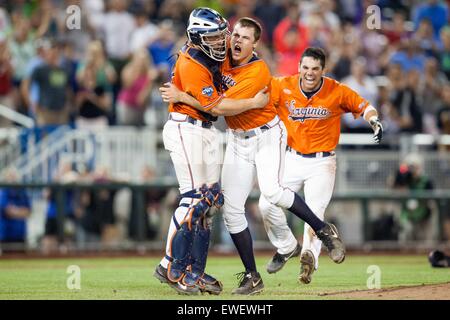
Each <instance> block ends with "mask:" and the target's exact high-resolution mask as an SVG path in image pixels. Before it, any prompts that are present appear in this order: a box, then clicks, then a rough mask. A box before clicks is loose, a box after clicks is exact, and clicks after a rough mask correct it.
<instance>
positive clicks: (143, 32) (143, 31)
mask: <svg viewBox="0 0 450 320" xmlns="http://www.w3.org/2000/svg"><path fill="white" fill-rule="evenodd" d="M134 20H135V24H136V29H135V30H134V31H133V33H132V34H131V39H130V49H131V52H132V53H134V52H136V51H137V50H139V49H141V48H147V47H149V46H150V44H151V43H152V42H153V41H154V40H155V39H156V38H157V36H158V33H159V30H158V27H157V26H156V25H155V24H153V23H151V22H150V21H149V19H148V15H147V12H145V11H144V10H143V8H135V11H134Z"/></svg>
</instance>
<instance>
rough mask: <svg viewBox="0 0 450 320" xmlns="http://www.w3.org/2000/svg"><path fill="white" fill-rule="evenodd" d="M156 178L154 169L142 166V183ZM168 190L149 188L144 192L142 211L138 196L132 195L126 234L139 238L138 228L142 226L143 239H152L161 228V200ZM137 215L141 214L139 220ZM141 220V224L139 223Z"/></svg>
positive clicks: (150, 181) (135, 238) (134, 238)
mask: <svg viewBox="0 0 450 320" xmlns="http://www.w3.org/2000/svg"><path fill="white" fill-rule="evenodd" d="M155 178H156V172H155V170H154V169H153V168H152V167H150V166H144V167H143V168H142V173H141V182H142V183H152V182H154V180H155ZM167 193H168V190H165V189H155V188H152V189H149V190H147V191H145V192H144V199H143V201H144V203H142V205H143V206H144V207H143V208H142V209H144V212H139V211H138V208H139V207H138V205H139V204H138V202H137V201H138V200H139V199H138V197H137V195H136V194H133V195H132V200H131V210H130V217H129V220H128V235H129V237H130V238H131V239H133V240H138V239H139V228H140V227H142V228H143V231H144V233H143V236H144V239H143V240H154V239H155V238H156V237H157V235H158V234H159V230H160V229H161V220H162V219H161V212H162V206H163V202H164V201H163V200H164V198H165V197H166V195H167ZM139 215H142V216H141V217H142V220H140V217H139ZM140 221H142V224H141V223H140Z"/></svg>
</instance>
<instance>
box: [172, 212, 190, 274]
mask: <svg viewBox="0 0 450 320" xmlns="http://www.w3.org/2000/svg"><path fill="white" fill-rule="evenodd" d="M193 240H194V230H190V229H189V225H188V223H187V221H184V222H182V225H181V226H180V227H179V228H177V230H176V231H175V234H174V235H173V237H172V240H171V243H170V248H171V250H170V255H171V256H170V257H166V258H167V259H168V260H169V265H168V267H167V277H168V278H169V280H170V281H172V282H178V281H180V280H181V279H182V278H183V276H184V273H185V271H186V267H187V266H188V263H189V259H190V255H191V250H192V242H193Z"/></svg>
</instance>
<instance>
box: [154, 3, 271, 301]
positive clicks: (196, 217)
mask: <svg viewBox="0 0 450 320" xmlns="http://www.w3.org/2000/svg"><path fill="white" fill-rule="evenodd" d="M187 35H188V39H189V41H188V43H187V45H186V46H184V47H183V48H182V49H181V51H180V53H179V56H178V60H177V62H176V65H175V69H174V73H173V78H172V81H173V83H174V84H175V85H176V86H178V87H179V88H181V89H182V90H184V91H186V92H189V94H190V95H192V96H193V97H195V98H196V99H197V100H198V101H199V103H200V108H198V109H195V108H193V107H192V106H189V105H186V104H183V103H171V104H170V105H169V112H170V114H169V120H168V121H167V123H166V124H165V125H164V129H163V141H164V146H165V148H166V150H168V151H169V152H170V156H171V159H172V162H173V164H174V167H175V172H176V176H177V179H178V182H179V189H180V193H181V201H180V204H179V207H178V208H177V209H176V211H175V213H174V215H173V218H172V220H171V224H170V227H169V231H168V237H167V245H166V255H165V257H164V258H163V259H162V260H161V262H160V264H159V265H158V266H157V267H156V270H155V273H154V276H155V277H156V278H157V279H159V280H160V281H161V282H163V283H167V284H169V285H170V286H171V287H172V288H174V289H175V290H176V291H177V292H179V293H181V294H198V293H199V292H208V293H212V294H219V293H220V292H221V291H222V284H221V283H220V281H218V280H216V279H215V278H214V277H212V276H210V275H208V274H206V273H204V269H205V267H206V259H207V254H208V246H209V238H210V220H211V219H210V217H209V216H208V215H207V213H208V211H209V208H210V207H211V206H213V205H214V206H216V207H220V206H221V205H222V204H223V195H222V193H221V187H220V185H219V184H218V181H219V176H220V164H221V159H220V150H219V148H220V144H219V143H218V138H219V137H218V136H217V134H218V131H217V130H216V129H215V128H214V126H213V121H215V120H217V117H216V116H212V115H211V114H210V113H212V112H214V114H220V115H232V114H235V113H239V112H243V111H246V110H249V109H252V108H258V107H264V106H265V105H266V104H267V101H268V95H267V94H265V93H263V92H261V93H255V97H253V96H252V97H249V99H241V100H234V99H229V98H224V96H223V95H222V83H221V81H222V75H221V68H222V63H223V61H224V60H225V58H226V52H227V43H228V41H229V39H228V36H229V31H228V23H227V21H226V20H225V19H224V18H223V17H221V16H220V15H219V14H218V13H217V12H216V11H214V10H211V9H209V8H197V9H195V10H193V11H192V13H191V15H190V17H189V25H188V28H187ZM208 112H210V113H208Z"/></svg>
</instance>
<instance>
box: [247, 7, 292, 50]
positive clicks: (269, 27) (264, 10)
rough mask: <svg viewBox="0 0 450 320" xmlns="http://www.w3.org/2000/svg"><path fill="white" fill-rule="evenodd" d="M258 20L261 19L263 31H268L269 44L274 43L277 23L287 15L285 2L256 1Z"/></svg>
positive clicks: (255, 11) (255, 12)
mask: <svg viewBox="0 0 450 320" xmlns="http://www.w3.org/2000/svg"><path fill="white" fill-rule="evenodd" d="M253 13H254V14H255V17H256V20H257V21H260V23H261V25H262V26H263V31H264V32H266V33H267V45H270V46H271V45H272V43H273V31H274V30H275V27H276V26H277V24H278V23H279V22H280V21H281V20H282V19H283V18H284V17H285V16H286V9H285V2H282V3H280V2H279V1H276V0H259V1H257V2H256V6H255V10H254V11H253Z"/></svg>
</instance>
